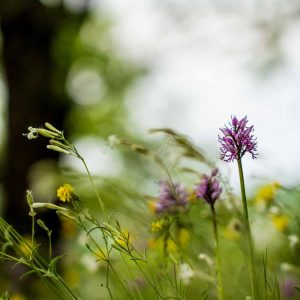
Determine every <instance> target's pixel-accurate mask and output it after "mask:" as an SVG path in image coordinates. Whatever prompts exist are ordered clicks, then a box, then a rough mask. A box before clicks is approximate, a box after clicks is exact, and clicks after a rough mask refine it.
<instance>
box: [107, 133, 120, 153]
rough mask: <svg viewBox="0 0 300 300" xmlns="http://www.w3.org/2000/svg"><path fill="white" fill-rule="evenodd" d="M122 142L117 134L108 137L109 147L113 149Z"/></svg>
mask: <svg viewBox="0 0 300 300" xmlns="http://www.w3.org/2000/svg"><path fill="white" fill-rule="evenodd" d="M119 144H120V140H119V138H118V137H117V136H116V135H114V134H113V135H110V136H109V137H108V145H109V147H111V148H112V149H113V148H114V147H115V146H116V145H119Z"/></svg>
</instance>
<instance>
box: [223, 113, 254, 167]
mask: <svg viewBox="0 0 300 300" xmlns="http://www.w3.org/2000/svg"><path fill="white" fill-rule="evenodd" d="M247 123H248V119H247V116H245V117H244V118H243V119H241V120H238V118H237V117H236V116H234V117H232V118H231V123H229V126H226V125H225V127H224V128H220V130H221V132H222V133H223V136H220V135H219V136H218V140H219V142H220V144H221V147H220V151H221V156H220V158H221V159H222V160H224V161H226V162H231V161H234V160H235V159H236V160H240V159H241V158H242V157H243V156H244V155H245V154H246V153H247V152H248V153H250V154H251V155H252V158H253V159H254V158H256V157H257V155H258V154H257V142H256V138H255V137H254V136H253V131H254V127H253V125H252V126H247Z"/></svg>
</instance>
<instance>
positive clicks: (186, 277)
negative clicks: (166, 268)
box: [179, 263, 195, 285]
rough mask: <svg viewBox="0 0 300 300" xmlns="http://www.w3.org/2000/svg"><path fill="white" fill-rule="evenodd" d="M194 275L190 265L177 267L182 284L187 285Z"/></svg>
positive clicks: (184, 264)
mask: <svg viewBox="0 0 300 300" xmlns="http://www.w3.org/2000/svg"><path fill="white" fill-rule="evenodd" d="M194 275H195V273H194V271H193V270H192V268H191V267H190V265H188V264H186V263H183V264H181V265H180V266H179V278H180V279H181V280H182V282H183V284H185V285H189V284H190V281H191V278H193V277H194Z"/></svg>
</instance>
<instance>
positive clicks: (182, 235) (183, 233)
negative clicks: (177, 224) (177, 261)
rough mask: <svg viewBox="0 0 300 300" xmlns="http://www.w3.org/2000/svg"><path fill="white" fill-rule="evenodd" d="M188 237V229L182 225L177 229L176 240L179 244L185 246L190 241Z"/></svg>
mask: <svg viewBox="0 0 300 300" xmlns="http://www.w3.org/2000/svg"><path fill="white" fill-rule="evenodd" d="M190 237H191V235H190V232H189V230H188V229H186V228H183V227H182V228H180V229H179V230H178V241H179V244H180V246H182V247H186V246H187V245H188V243H189V241H190Z"/></svg>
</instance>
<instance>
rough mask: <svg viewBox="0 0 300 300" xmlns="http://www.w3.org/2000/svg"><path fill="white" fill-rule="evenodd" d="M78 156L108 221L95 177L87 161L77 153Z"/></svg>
mask: <svg viewBox="0 0 300 300" xmlns="http://www.w3.org/2000/svg"><path fill="white" fill-rule="evenodd" d="M77 155H78V158H79V159H80V160H81V161H82V163H83V165H84V167H85V170H86V172H87V174H88V177H89V179H90V182H91V184H92V186H93V189H94V191H95V194H96V196H97V199H98V202H99V205H100V208H101V211H102V213H103V215H104V217H105V218H106V219H107V215H106V211H105V208H104V203H103V201H102V199H101V197H100V194H99V192H98V190H97V187H96V185H95V183H94V180H93V177H92V175H91V173H90V171H89V168H88V166H87V164H86V162H85V160H84V159H83V157H82V156H80V155H79V154H78V152H77Z"/></svg>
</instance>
